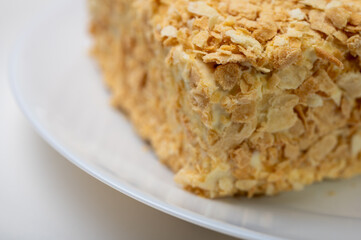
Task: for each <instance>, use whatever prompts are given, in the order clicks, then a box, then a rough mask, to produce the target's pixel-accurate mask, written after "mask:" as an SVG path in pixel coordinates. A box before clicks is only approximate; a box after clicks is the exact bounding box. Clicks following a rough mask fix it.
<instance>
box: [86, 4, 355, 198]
mask: <svg viewBox="0 0 361 240" xmlns="http://www.w3.org/2000/svg"><path fill="white" fill-rule="evenodd" d="M88 5H89V9H90V16H91V24H90V32H91V34H92V36H93V39H94V46H93V49H92V54H93V55H94V57H95V59H96V60H97V62H98V63H99V66H100V69H101V70H102V72H103V75H104V79H105V82H106V85H107V86H108V87H109V89H110V91H111V94H112V99H111V102H112V104H113V105H114V106H115V107H117V108H119V109H121V110H122V111H123V112H124V113H125V114H126V115H127V117H128V118H129V119H130V121H131V122H132V124H133V126H134V127H135V129H136V131H137V132H138V133H139V135H140V136H141V137H142V138H144V139H145V140H146V141H148V142H149V143H150V144H151V146H152V148H153V149H154V151H155V153H156V155H157V156H158V158H159V159H160V161H161V162H162V163H164V164H165V165H167V166H168V167H169V168H170V169H172V170H173V171H174V173H175V181H176V182H177V183H178V184H179V185H180V186H182V187H183V188H184V189H186V190H189V191H191V192H193V193H196V194H198V195H201V196H205V197H210V198H215V197H224V196H235V195H246V196H248V197H252V196H256V195H274V194H277V193H279V192H284V191H290V190H301V189H303V188H304V186H306V185H309V184H312V183H315V182H319V181H322V180H325V179H340V178H349V177H351V176H354V175H356V174H359V173H360V172H361V73H360V69H361V35H360V33H361V1H359V0H338V1H337V0H202V1H191V0H134V1H129V0H89V1H88ZM139 177H141V176H139Z"/></svg>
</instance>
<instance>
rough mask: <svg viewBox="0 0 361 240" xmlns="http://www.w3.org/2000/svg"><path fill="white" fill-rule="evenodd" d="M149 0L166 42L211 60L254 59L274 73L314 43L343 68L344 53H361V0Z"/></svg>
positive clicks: (322, 55)
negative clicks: (338, 48)
mask: <svg viewBox="0 0 361 240" xmlns="http://www.w3.org/2000/svg"><path fill="white" fill-rule="evenodd" d="M148 2H151V3H150V4H151V5H152V6H153V7H152V8H149V9H152V11H154V12H153V13H152V14H153V16H154V17H153V22H152V24H154V26H157V27H156V29H157V33H156V36H158V37H159V39H161V41H162V42H163V43H164V45H166V46H174V45H182V47H183V49H184V51H186V52H187V53H188V54H194V55H196V56H197V57H198V58H200V59H202V60H203V61H204V62H206V63H217V64H227V63H240V64H243V65H249V64H250V65H252V66H254V67H256V68H257V69H258V70H259V71H260V72H269V71H270V70H272V69H280V68H285V67H287V66H289V65H291V64H293V63H295V62H297V61H300V60H301V61H302V58H304V57H305V56H304V54H302V53H303V52H304V50H305V49H306V48H310V47H311V48H314V49H315V51H316V53H317V56H318V57H319V58H321V59H324V60H325V61H330V62H331V63H333V64H335V65H336V66H338V67H339V68H343V67H344V66H343V65H342V63H341V60H342V59H340V58H342V54H345V53H347V52H351V53H352V54H353V55H354V56H358V57H359V56H360V52H361V47H360V46H361V37H360V35H359V32H360V31H361V1H359V0H343V1H339V0H272V1H271V0H225V1H220V0H202V1H190V0H153V1H148ZM138 4H139V6H141V5H140V4H143V5H144V1H138ZM335 45H337V46H339V45H341V46H342V49H343V52H341V53H340V52H336V51H335V48H334V47H333V46H335Z"/></svg>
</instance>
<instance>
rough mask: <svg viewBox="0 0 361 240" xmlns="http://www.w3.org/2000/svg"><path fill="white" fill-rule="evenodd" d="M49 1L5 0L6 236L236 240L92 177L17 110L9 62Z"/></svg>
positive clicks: (2, 219)
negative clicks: (27, 28) (14, 48)
mask: <svg viewBox="0 0 361 240" xmlns="http://www.w3.org/2000/svg"><path fill="white" fill-rule="evenodd" d="M47 5H51V1H49V0H0V239H209V240H211V239H232V238H230V237H227V236H224V235H221V234H219V233H216V232H212V231H210V230H206V229H203V228H201V227H198V226H195V225H192V224H190V223H187V222H184V221H182V220H178V219H176V218H174V217H171V216H168V215H166V214H164V213H161V212H159V211H157V210H154V209H152V208H150V207H148V206H145V205H143V204H141V203H138V202H137V201H135V200H133V199H130V198H128V197H127V196H125V195H123V194H121V193H119V192H117V191H116V190H113V189H111V188H110V187H108V186H106V185H105V184H103V183H101V182H99V181H98V180H96V179H94V178H93V177H91V176H89V175H87V174H86V173H84V172H83V171H81V170H80V169H78V168H77V167H75V166H74V165H72V164H71V163H70V162H68V161H67V160H66V159H65V158H63V157H62V156H60V155H59V154H58V153H57V152H55V151H54V150H53V149H52V148H51V147H49V146H48V145H47V143H45V142H44V141H43V140H42V139H41V138H40V137H39V136H38V135H37V134H36V133H35V132H34V130H33V129H32V128H31V126H30V124H29V123H28V122H27V120H26V119H25V118H24V116H23V115H22V113H21V112H20V110H19V109H18V107H17V105H16V103H15V101H14V99H13V97H12V95H11V92H10V89H9V84H8V73H7V59H8V55H9V54H10V51H11V47H12V45H13V43H14V40H15V39H16V37H17V36H18V35H19V34H20V33H21V31H22V30H24V27H25V26H26V24H27V23H28V22H29V21H31V20H32V19H33V18H34V17H35V15H36V14H37V13H39V11H41V10H42V9H46V6H47Z"/></svg>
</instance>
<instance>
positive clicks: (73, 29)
mask: <svg viewBox="0 0 361 240" xmlns="http://www.w3.org/2000/svg"><path fill="white" fill-rule="evenodd" d="M86 29H87V14H86V6H85V3H84V2H83V1H74V0H66V1H59V4H58V5H57V6H54V7H53V8H51V9H48V10H47V11H46V12H44V13H43V14H42V15H41V17H40V18H39V19H38V20H37V21H35V22H34V23H33V24H32V25H31V26H30V27H29V29H28V31H27V32H26V33H24V35H23V36H22V38H20V40H19V42H18V44H17V45H16V47H15V50H14V53H13V54H12V57H11V60H10V75H11V82H12V86H13V90H14V93H15V96H16V98H17V100H18V102H19V105H20V106H21V108H22V110H23V111H24V113H25V115H26V116H27V117H28V119H29V120H30V121H31V123H32V124H33V125H34V127H35V128H36V130H37V131H38V132H39V134H40V135H41V136H42V137H43V138H44V139H46V140H47V141H48V142H49V143H50V145H52V146H53V147H54V148H55V149H57V150H58V151H59V152H60V153H61V154H63V155H64V156H65V157H67V158H68V159H69V160H70V161H72V162H73V163H74V164H75V165H77V166H78V167H80V168H81V169H83V170H84V171H86V172H88V173H89V174H91V175H92V176H94V177H96V178H98V179H99V180H101V181H103V182H104V183H106V184H108V185H110V186H112V187H114V188H115V189H117V190H119V191H120V192H123V193H125V194H127V195H129V196H131V197H133V198H135V199H137V200H139V201H141V202H143V203H145V204H148V205H149V206H152V207H154V208H157V209H159V210H161V211H164V212H166V213H169V214H171V215H173V216H176V217H179V218H182V219H184V220H187V221H189V222H192V223H195V224H198V225H201V226H204V227H207V228H210V229H212V230H216V231H219V232H222V233H226V234H229V235H232V236H236V237H242V238H249V239H360V236H361V203H360V199H361V182H360V180H361V178H354V179H351V180H346V181H334V182H331V181H330V182H324V183H321V184H315V185H313V186H311V187H308V188H306V190H304V191H302V192H293V193H285V194H281V195H279V196H276V197H272V198H269V197H264V198H256V199H245V198H238V199H222V200H208V199H204V198H200V197H197V196H194V195H192V194H190V193H188V192H185V191H183V190H182V189H180V188H179V187H178V186H176V185H175V184H174V182H173V180H172V176H173V174H172V173H171V172H170V171H169V170H168V169H167V168H166V167H164V166H163V165H161V164H160V163H159V162H158V161H157V159H156V157H155V156H154V155H153V154H152V152H151V151H148V150H146V149H145V147H144V145H143V142H142V140H141V139H139V138H138V137H137V135H136V134H135V133H134V132H133V130H132V127H131V125H130V124H129V123H128V121H127V120H126V119H125V118H124V117H123V116H122V115H121V114H120V113H119V112H118V111H115V110H114V109H112V108H111V107H110V105H109V104H108V103H109V102H108V99H109V94H108V93H107V91H106V90H105V88H104V85H103V83H102V80H101V74H100V72H99V70H98V69H97V67H96V64H95V63H94V62H93V61H92V60H91V58H90V57H89V56H88V49H89V46H90V38H89V37H88V35H87V33H86ZM331 193H332V194H331Z"/></svg>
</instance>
